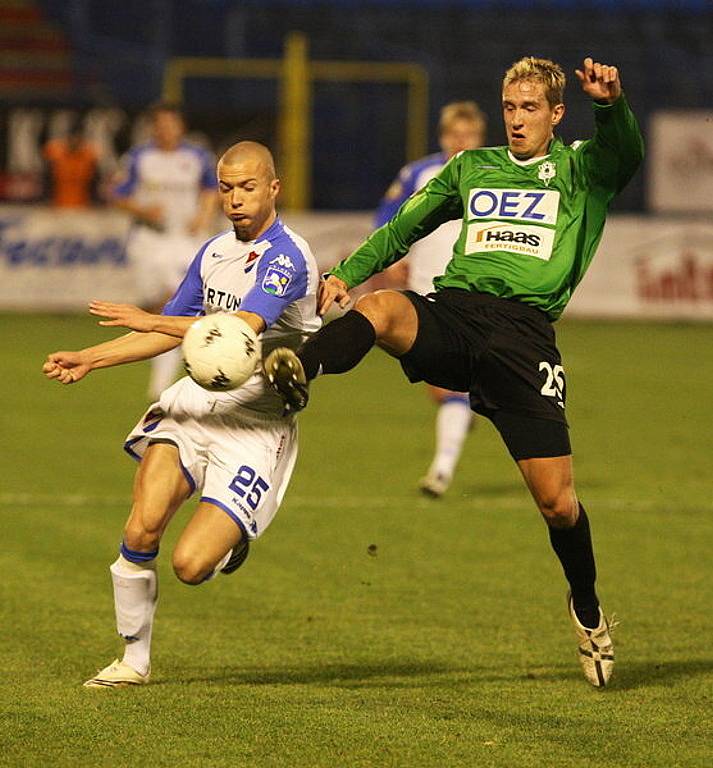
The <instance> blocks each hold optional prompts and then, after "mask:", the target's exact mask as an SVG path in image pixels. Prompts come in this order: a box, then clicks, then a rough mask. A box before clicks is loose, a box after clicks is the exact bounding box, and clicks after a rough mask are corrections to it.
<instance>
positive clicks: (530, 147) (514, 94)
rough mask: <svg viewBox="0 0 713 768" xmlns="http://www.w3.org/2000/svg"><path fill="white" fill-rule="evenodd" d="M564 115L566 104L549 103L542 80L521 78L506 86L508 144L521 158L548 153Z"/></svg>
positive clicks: (505, 111)
mask: <svg viewBox="0 0 713 768" xmlns="http://www.w3.org/2000/svg"><path fill="white" fill-rule="evenodd" d="M563 116H564V104H556V105H555V106H554V107H552V106H550V104H549V102H548V101H547V97H546V96H545V86H544V85H543V84H542V83H540V82H537V81H533V80H518V81H517V82H514V83H510V85H508V86H506V87H505V88H504V89H503V119H504V121H505V133H506V134H507V140H508V147H510V151H511V152H512V153H513V155H515V157H517V158H518V159H519V160H529V159H530V158H531V157H541V156H542V155H546V154H547V150H548V148H549V145H550V141H552V137H553V131H554V127H555V126H556V125H557V124H558V123H559V122H560V120H562V117H563Z"/></svg>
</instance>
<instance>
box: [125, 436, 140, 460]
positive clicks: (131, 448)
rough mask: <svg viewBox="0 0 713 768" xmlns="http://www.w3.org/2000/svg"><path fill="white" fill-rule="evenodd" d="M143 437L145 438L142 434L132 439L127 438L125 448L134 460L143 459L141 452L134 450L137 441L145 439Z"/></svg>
mask: <svg viewBox="0 0 713 768" xmlns="http://www.w3.org/2000/svg"><path fill="white" fill-rule="evenodd" d="M143 439H144V438H143V437H141V436H140V437H135V438H133V439H132V440H127V441H126V442H125V443H124V450H125V451H126V452H127V453H128V454H129V456H131V458H132V459H133V460H134V461H141V456H139V454H138V453H136V451H135V450H134V446H135V445H136V443H138V442H139V440H143Z"/></svg>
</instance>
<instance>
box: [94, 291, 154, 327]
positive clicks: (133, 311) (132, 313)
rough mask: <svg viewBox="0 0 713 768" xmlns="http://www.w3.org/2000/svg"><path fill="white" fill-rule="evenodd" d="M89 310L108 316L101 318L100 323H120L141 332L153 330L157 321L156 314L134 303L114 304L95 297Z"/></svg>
mask: <svg viewBox="0 0 713 768" xmlns="http://www.w3.org/2000/svg"><path fill="white" fill-rule="evenodd" d="M89 312H90V313H91V314H92V315H98V316H99V317H105V318H107V319H106V320H100V321H99V325H118V326H121V327H123V328H129V329H131V330H132V331H139V332H141V333H148V332H149V331H152V330H153V327H154V323H155V315H152V314H151V313H150V312H145V311H144V310H143V309H141V308H140V307H137V306H136V305H134V304H114V303H113V302H111V301H99V300H98V299H93V300H92V301H91V302H90V303H89Z"/></svg>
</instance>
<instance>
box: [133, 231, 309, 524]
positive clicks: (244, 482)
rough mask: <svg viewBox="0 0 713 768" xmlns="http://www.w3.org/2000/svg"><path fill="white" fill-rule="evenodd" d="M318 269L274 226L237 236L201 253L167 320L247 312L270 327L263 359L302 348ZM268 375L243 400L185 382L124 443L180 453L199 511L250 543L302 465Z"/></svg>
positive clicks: (136, 452) (242, 391)
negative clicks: (207, 509)
mask: <svg viewBox="0 0 713 768" xmlns="http://www.w3.org/2000/svg"><path fill="white" fill-rule="evenodd" d="M318 281H319V277H318V272H317V265H316V263H315V260H314V257H313V256H312V253H311V251H310V249H309V246H308V245H307V243H306V242H305V241H304V240H303V239H302V238H301V237H299V236H298V235H296V234H295V233H294V232H292V230H290V229H288V228H287V227H285V226H284V225H283V224H282V222H281V221H280V219H279V218H278V219H276V220H275V222H274V223H273V224H272V225H271V226H270V228H269V229H268V230H267V231H266V232H265V233H264V234H262V235H261V236H260V237H259V238H257V240H253V241H251V242H247V243H244V242H242V241H240V240H238V239H237V237H236V236H235V233H234V232H233V230H232V229H231V230H230V231H228V232H224V233H222V234H220V235H218V236H216V237H214V238H212V239H211V240H208V242H207V243H205V244H204V245H203V247H202V248H201V249H200V250H199V251H198V254H197V255H196V257H195V258H194V259H193V262H192V263H191V266H190V267H189V269H188V272H187V273H186V276H185V277H184V279H183V282H182V283H181V285H180V287H179V288H178V290H177V291H176V293H175V295H174V297H173V298H172V299H171V300H170V301H169V302H168V304H166V306H165V307H164V310H163V311H164V314H166V315H182V316H198V315H204V314H209V313H211V312H235V311H236V310H238V309H243V310H245V311H247V312H254V313H255V314H257V315H259V316H260V317H262V318H263V320H264V321H265V324H266V326H267V327H266V330H265V331H264V332H263V333H262V335H261V340H262V346H263V350H264V351H265V352H268V351H270V350H271V349H273V348H274V347H276V346H289V347H293V348H294V347H297V346H299V344H301V343H302V341H304V339H305V338H307V336H308V335H309V334H311V333H314V332H315V331H317V330H318V329H319V327H320V326H321V323H322V321H321V319H320V318H319V317H318V315H317V285H318ZM283 409H284V406H283V403H282V400H281V399H280V397H279V396H278V395H277V394H275V393H274V392H273V391H272V389H270V388H269V386H268V385H267V382H266V380H265V377H264V375H263V374H262V372H260V373H256V374H254V375H253V376H252V377H251V378H250V379H248V381H247V382H246V383H245V384H244V385H243V386H242V387H239V388H238V389H236V390H233V391H229V392H209V391H208V390H205V389H203V388H202V387H199V386H198V384H196V383H195V382H194V381H193V380H192V379H190V378H189V377H188V376H185V377H184V378H182V379H179V381H177V382H176V383H175V384H174V385H173V386H171V387H169V388H168V389H167V390H165V391H164V392H163V393H162V395H161V398H160V400H159V402H158V403H156V404H154V405H153V406H151V408H149V410H148V411H147V412H146V413H145V414H144V416H143V418H142V419H141V420H140V421H139V423H138V424H137V425H136V427H135V428H134V429H133V430H132V431H131V433H130V434H129V435H128V437H127V439H126V442H125V443H124V448H125V450H126V451H127V452H128V453H129V454H130V455H131V456H133V457H134V458H136V459H141V458H142V457H143V455H144V453H145V451H146V449H147V448H148V446H149V445H150V443H151V441H153V440H158V441H167V442H170V443H172V444H174V445H175V446H176V447H177V448H178V452H179V458H180V462H181V468H182V470H183V473H184V475H185V477H186V480H187V481H188V484H189V485H190V487H191V489H192V490H200V493H201V496H200V498H201V501H205V502H209V503H210V504H213V505H215V506H217V507H219V508H220V509H222V510H223V511H224V512H225V513H226V514H227V515H228V516H229V517H230V518H231V519H232V520H233V521H234V522H235V523H236V525H238V526H239V527H240V529H241V530H242V531H243V533H244V535H245V536H247V537H248V538H250V539H254V538H256V537H258V536H260V535H261V534H262V533H263V532H264V531H265V529H266V528H267V527H268V526H269V524H270V522H271V521H272V519H273V517H274V516H275V513H276V512H277V510H278V508H279V506H280V503H281V501H282V497H283V495H284V493H285V490H286V488H287V484H288V483H289V480H290V476H291V474H292V470H293V468H294V464H295V459H296V456H297V424H296V421H295V418H294V417H293V416H284V415H283Z"/></svg>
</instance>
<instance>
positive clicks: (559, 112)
mask: <svg viewBox="0 0 713 768" xmlns="http://www.w3.org/2000/svg"><path fill="white" fill-rule="evenodd" d="M564 110H565V107H564V104H555V106H554V108H553V109H552V127H553V128H554V127H555V126H556V125H559V124H560V123H561V122H562V118H563V117H564Z"/></svg>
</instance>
